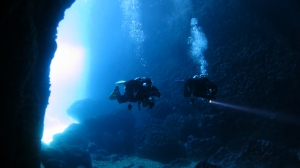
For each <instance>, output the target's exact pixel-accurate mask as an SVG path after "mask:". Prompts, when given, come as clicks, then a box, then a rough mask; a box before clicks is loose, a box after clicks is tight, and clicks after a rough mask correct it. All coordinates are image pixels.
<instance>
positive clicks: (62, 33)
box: [42, 0, 89, 144]
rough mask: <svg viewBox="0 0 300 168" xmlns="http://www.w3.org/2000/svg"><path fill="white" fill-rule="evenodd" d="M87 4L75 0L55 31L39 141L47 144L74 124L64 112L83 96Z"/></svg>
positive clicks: (85, 69)
mask: <svg viewBox="0 0 300 168" xmlns="http://www.w3.org/2000/svg"><path fill="white" fill-rule="evenodd" d="M88 15H89V2H88V1H86V0H77V1H76V2H74V4H73V5H72V6H71V7H70V8H69V9H67V10H66V11H65V16H64V19H63V20H62V21H61V22H60V23H59V26H58V28H57V39H56V42H57V50H56V52H55V56H54V58H53V60H52V62H51V66H50V83H51V87H50V91H51V94H50V97H49V104H48V106H47V109H46V114H45V119H44V133H43V138H42V141H43V142H44V143H46V144H49V143H50V142H51V141H52V138H53V135H54V134H57V133H60V132H63V131H64V129H65V128H67V127H68V126H69V125H70V124H72V123H76V122H77V121H75V120H74V119H72V118H71V117H70V116H68V115H67V113H66V111H67V109H68V108H69V107H70V106H71V105H72V104H73V103H74V102H75V101H77V100H81V99H85V97H86V81H87V74H88V64H87V63H88V43H87V40H86V39H87V37H86V35H87V30H88V29H87V23H88Z"/></svg>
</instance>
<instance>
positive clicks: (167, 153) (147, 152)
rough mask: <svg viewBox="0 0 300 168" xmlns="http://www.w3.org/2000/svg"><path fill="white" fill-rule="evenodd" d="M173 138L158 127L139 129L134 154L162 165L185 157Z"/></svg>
mask: <svg viewBox="0 0 300 168" xmlns="http://www.w3.org/2000/svg"><path fill="white" fill-rule="evenodd" d="M175 137H176V135H172V134H170V133H169V132H168V131H167V130H166V129H165V128H164V127H162V126H159V125H148V126H145V127H143V128H140V129H139V130H138V133H137V134H136V143H135V145H136V153H137V155H138V156H140V157H144V158H149V159H152V160H157V161H160V162H163V163H169V162H170V161H172V160H175V159H178V158H181V157H185V151H184V149H183V147H182V146H181V144H179V143H178V140H177V139H176V138H175Z"/></svg>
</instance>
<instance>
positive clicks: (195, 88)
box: [183, 75, 218, 103]
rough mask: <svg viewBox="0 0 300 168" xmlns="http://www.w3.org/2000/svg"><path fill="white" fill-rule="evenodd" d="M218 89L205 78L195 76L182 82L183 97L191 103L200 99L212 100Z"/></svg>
mask: <svg viewBox="0 0 300 168" xmlns="http://www.w3.org/2000/svg"><path fill="white" fill-rule="evenodd" d="M217 92H218V87H217V86H216V85H215V84H214V83H212V82H211V81H210V80H209V79H208V77H207V76H204V75H200V76H198V75H195V76H194V77H193V78H188V79H186V80H185V81H184V92H183V95H184V97H191V101H190V102H191V103H194V102H195V100H196V99H197V98H198V97H200V98H203V99H206V100H207V101H209V100H214V99H216V97H215V96H216V94H217Z"/></svg>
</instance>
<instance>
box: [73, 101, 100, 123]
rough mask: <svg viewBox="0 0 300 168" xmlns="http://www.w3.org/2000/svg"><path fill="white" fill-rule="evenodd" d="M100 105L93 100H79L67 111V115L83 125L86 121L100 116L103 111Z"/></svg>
mask: <svg viewBox="0 0 300 168" xmlns="http://www.w3.org/2000/svg"><path fill="white" fill-rule="evenodd" d="M99 103H100V102H98V101H96V100H92V99H84V100H78V101H76V102H74V103H73V104H72V105H71V106H70V107H69V108H68V109H67V114H68V115H69V116H71V117H72V118H74V119H75V120H76V121H78V122H79V123H83V121H84V120H86V119H88V118H92V117H94V116H96V115H97V114H99V112H100V110H101V106H99Z"/></svg>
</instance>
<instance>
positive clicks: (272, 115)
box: [209, 100, 300, 126]
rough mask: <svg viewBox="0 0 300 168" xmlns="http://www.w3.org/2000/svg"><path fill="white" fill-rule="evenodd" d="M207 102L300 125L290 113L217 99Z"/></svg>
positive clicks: (296, 118) (299, 119)
mask: <svg viewBox="0 0 300 168" xmlns="http://www.w3.org/2000/svg"><path fill="white" fill-rule="evenodd" d="M209 103H211V104H215V105H220V106H224V107H228V108H232V109H235V110H239V111H244V112H247V113H251V114H255V115H260V116H263V117H266V118H269V119H276V120H279V121H282V122H286V123H291V124H296V125H299V126H300V118H299V117H297V116H291V115H286V114H276V113H272V112H268V111H264V110H258V109H252V108H248V107H242V106H237V105H233V104H228V103H222V102H217V101H213V100H209Z"/></svg>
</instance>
